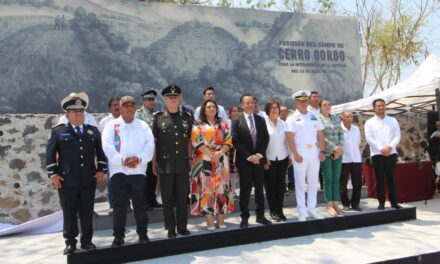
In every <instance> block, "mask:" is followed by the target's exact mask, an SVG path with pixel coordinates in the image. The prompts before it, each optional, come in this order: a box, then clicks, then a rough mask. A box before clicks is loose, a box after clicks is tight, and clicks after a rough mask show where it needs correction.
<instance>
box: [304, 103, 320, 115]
mask: <svg viewBox="0 0 440 264" xmlns="http://www.w3.org/2000/svg"><path fill="white" fill-rule="evenodd" d="M307 112H311V113H312V114H314V115H315V116H316V117H319V115H321V110H320V109H319V107H318V108H314V107H313V106H311V105H309V106H307Z"/></svg>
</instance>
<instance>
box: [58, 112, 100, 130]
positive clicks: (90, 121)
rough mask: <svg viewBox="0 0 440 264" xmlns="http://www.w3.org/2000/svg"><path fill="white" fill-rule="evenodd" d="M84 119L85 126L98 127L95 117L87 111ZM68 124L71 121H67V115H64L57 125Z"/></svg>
mask: <svg viewBox="0 0 440 264" xmlns="http://www.w3.org/2000/svg"><path fill="white" fill-rule="evenodd" d="M84 118H85V119H84V124H87V125H91V126H95V127H98V123H96V120H95V118H94V117H93V115H92V114H90V113H87V112H86V111H84ZM67 123H69V120H67V117H66V115H62V116H61V117H60V119H58V123H57V125H60V124H67Z"/></svg>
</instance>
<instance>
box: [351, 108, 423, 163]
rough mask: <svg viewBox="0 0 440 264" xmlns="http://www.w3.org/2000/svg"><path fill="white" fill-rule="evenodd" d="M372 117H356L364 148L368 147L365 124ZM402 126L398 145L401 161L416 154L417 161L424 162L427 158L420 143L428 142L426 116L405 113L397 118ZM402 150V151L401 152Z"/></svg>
mask: <svg viewBox="0 0 440 264" xmlns="http://www.w3.org/2000/svg"><path fill="white" fill-rule="evenodd" d="M370 117H371V116H366V115H358V116H355V124H356V125H357V126H359V128H360V129H361V134H362V135H361V136H362V148H361V149H364V146H365V145H366V141H365V134H364V124H365V121H367V120H368V119H369V118H370ZM396 118H397V120H398V121H399V124H400V131H401V140H400V144H399V145H398V152H399V154H400V155H399V158H400V159H401V160H409V159H411V158H412V155H413V153H414V155H415V157H416V159H418V160H422V159H424V158H425V155H424V150H423V148H422V147H421V146H420V142H422V141H427V139H426V137H427V136H426V133H427V132H426V130H427V126H426V122H427V116H426V114H416V113H405V114H402V115H400V116H396ZM399 149H401V151H399Z"/></svg>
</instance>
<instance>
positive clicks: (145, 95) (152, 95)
mask: <svg viewBox="0 0 440 264" xmlns="http://www.w3.org/2000/svg"><path fill="white" fill-rule="evenodd" d="M156 96H157V92H156V91H155V90H148V91H146V92H145V93H143V94H141V98H142V99H150V98H153V99H154V98H156Z"/></svg>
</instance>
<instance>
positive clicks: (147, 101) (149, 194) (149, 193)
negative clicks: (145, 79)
mask: <svg viewBox="0 0 440 264" xmlns="http://www.w3.org/2000/svg"><path fill="white" fill-rule="evenodd" d="M156 96H157V92H156V91H155V90H148V91H146V92H145V93H143V94H141V99H142V107H141V108H139V109H138V110H137V111H136V118H138V119H140V120H142V121H144V122H146V123H147V124H148V125H149V126H150V128H152V126H153V113H154V107H155V106H156V101H155V100H156ZM146 175H147V178H146V181H145V196H146V198H147V206H148V208H149V209H152V208H154V207H156V208H158V207H162V205H161V204H160V203H158V202H157V200H156V186H157V176H156V175H154V174H153V165H152V162H149V163H148V167H147V172H146Z"/></svg>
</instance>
